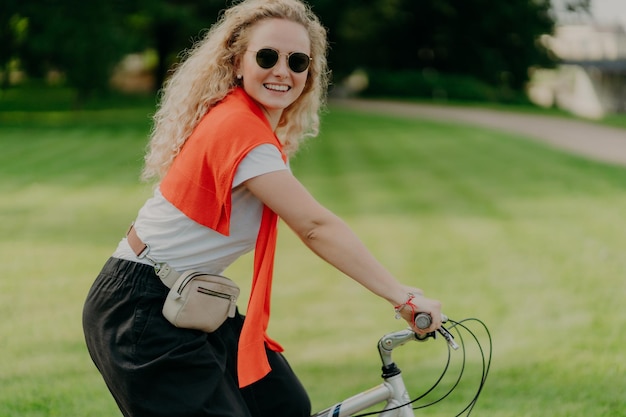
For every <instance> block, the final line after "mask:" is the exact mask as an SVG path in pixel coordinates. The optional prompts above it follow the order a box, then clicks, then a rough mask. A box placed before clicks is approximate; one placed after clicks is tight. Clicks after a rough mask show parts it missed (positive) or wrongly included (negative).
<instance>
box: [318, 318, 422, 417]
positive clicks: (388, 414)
mask: <svg viewBox="0 0 626 417" xmlns="http://www.w3.org/2000/svg"><path fill="white" fill-rule="evenodd" d="M428 337H434V336H433V334H428V335H426V336H424V337H423V338H422V337H418V336H417V334H416V333H414V332H413V331H412V330H410V329H407V330H401V331H397V332H393V333H389V334H386V335H385V336H383V337H382V338H381V339H380V340H379V341H378V352H379V353H380V359H381V361H382V363H383V367H382V370H383V374H382V378H383V380H384V382H383V383H382V384H380V385H378V386H376V387H373V388H371V389H369V390H367V391H363V392H361V393H359V394H356V395H354V396H352V397H350V398H347V399H345V400H343V401H341V402H339V403H337V404H335V405H333V406H332V407H329V408H327V409H325V410H323V411H320V412H318V413H316V414H313V415H312V416H311V417H349V416H352V415H354V414H355V413H358V412H360V411H364V410H366V409H368V408H369V407H372V406H374V405H376V404H379V403H382V402H385V401H386V405H385V407H384V411H382V412H381V413H380V416H382V417H415V414H414V413H413V408H412V407H411V404H410V401H411V400H410V398H409V394H408V392H407V391H406V387H405V385H404V380H403V379H402V372H401V371H400V369H399V368H398V367H397V366H396V364H395V363H394V362H393V360H392V358H391V353H392V351H393V349H394V348H396V347H398V346H402V345H404V344H405V343H407V342H409V341H423V340H426V339H427V338H428Z"/></svg>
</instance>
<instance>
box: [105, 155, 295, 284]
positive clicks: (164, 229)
mask: <svg viewBox="0 0 626 417" xmlns="http://www.w3.org/2000/svg"><path fill="white" fill-rule="evenodd" d="M284 169H289V167H288V165H287V164H285V162H284V161H283V159H282V157H281V154H280V151H279V150H278V149H277V148H276V147H275V146H273V145H269V144H264V145H260V146H258V147H256V148H254V149H253V150H252V151H250V152H249V153H248V155H246V157H245V158H244V159H243V160H242V161H241V163H240V164H239V166H238V167H237V171H236V173H235V178H234V181H233V189H232V211H231V218H230V236H224V235H222V234H220V233H218V232H216V231H215V230H213V229H210V228H208V227H206V226H203V225H201V224H199V223H196V222H195V221H193V220H191V219H190V218H189V217H187V216H186V215H185V214H184V213H182V212H181V211H180V210H179V209H178V208H176V207H174V206H173V205H172V204H171V203H170V202H169V201H167V200H166V199H165V198H164V197H163V195H162V194H161V191H160V190H159V189H158V188H157V189H156V190H155V192H154V195H153V196H152V197H151V198H150V199H148V201H146V203H145V204H144V206H143V207H142V208H141V209H140V210H139V213H138V215H137V219H136V220H135V223H134V227H135V230H136V231H137V235H138V236H139V238H141V240H142V241H143V242H144V243H146V244H147V245H148V246H149V248H150V249H149V252H148V254H147V255H148V257H149V258H151V259H153V260H155V261H156V262H159V263H161V262H167V263H168V264H169V265H170V266H171V267H172V268H174V269H175V270H176V271H178V272H184V271H187V270H190V269H194V270H199V271H202V272H206V273H211V274H220V273H222V272H223V271H224V270H225V269H226V268H227V267H228V266H229V265H230V264H232V263H233V262H234V261H235V260H236V259H237V258H239V257H240V256H241V255H243V254H245V253H247V252H249V251H251V250H252V249H254V246H255V244H256V238H257V235H258V232H259V227H260V225H261V215H262V213H263V203H262V202H261V201H260V200H259V199H257V198H256V197H255V196H254V195H253V194H252V193H251V192H250V191H249V190H248V189H247V188H246V187H245V186H243V185H241V184H242V183H243V182H244V181H246V180H248V179H250V178H254V177H257V176H259V175H262V174H267V173H269V172H274V171H280V170H284ZM113 257H116V258H121V259H127V260H131V261H135V262H141V263H145V264H149V265H152V261H151V260H150V259H146V258H137V256H135V253H134V252H133V251H132V250H131V249H130V246H129V245H128V243H127V241H126V238H123V239H122V240H121V241H120V243H119V245H118V247H117V249H116V250H115V252H114V253H113Z"/></svg>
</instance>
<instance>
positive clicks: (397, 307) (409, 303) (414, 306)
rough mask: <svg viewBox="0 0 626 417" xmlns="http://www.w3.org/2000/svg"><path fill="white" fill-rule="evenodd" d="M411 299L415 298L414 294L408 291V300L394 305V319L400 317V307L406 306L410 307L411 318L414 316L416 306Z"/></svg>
mask: <svg viewBox="0 0 626 417" xmlns="http://www.w3.org/2000/svg"><path fill="white" fill-rule="evenodd" d="M413 299H415V294H413V293H409V298H408V300H406V302H405V303H403V304H398V305H397V306H395V307H394V308H393V309H394V310H395V311H396V319H399V318H401V317H402V315H401V314H400V312H401V311H402V309H403V308H404V307H406V306H409V307H411V319H414V318H415V313H417V306H416V305H415V304H413Z"/></svg>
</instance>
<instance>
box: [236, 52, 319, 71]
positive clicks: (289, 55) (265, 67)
mask: <svg viewBox="0 0 626 417" xmlns="http://www.w3.org/2000/svg"><path fill="white" fill-rule="evenodd" d="M267 51H271V52H272V53H274V54H276V60H275V61H274V62H273V63H272V65H270V66H263V65H261V62H260V61H261V60H262V58H260V57H259V53H261V52H267ZM248 52H252V53H254V54H256V55H255V61H256V63H257V65H258V66H259V67H261V68H263V69H271V68H274V67H275V66H276V64H277V63H278V60H279V59H280V57H281V56H282V55H285V56H286V57H287V66H288V67H289V69H290V70H291V71H292V72H295V73H296V74H301V73H303V72H305V71H306V70H308V69H309V67H310V66H311V62H312V61H313V58H311V57H310V56H308V55H307V54H305V53H304V52H290V53H280V52H279V51H277V50H276V49H274V48H261V49H259V50H258V51H248ZM294 55H297V56H304V57H306V58H307V59H308V61H307V63H306V67H305V68H304V69H302V70H300V71H298V70H297V68H296V69H294V68H293V67H294V66H295V64H293V63H292V62H291V57H293V56H294Z"/></svg>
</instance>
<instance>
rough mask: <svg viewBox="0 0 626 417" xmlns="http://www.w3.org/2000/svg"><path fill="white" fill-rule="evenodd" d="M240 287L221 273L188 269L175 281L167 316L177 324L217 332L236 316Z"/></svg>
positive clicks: (170, 294)
mask: <svg viewBox="0 0 626 417" xmlns="http://www.w3.org/2000/svg"><path fill="white" fill-rule="evenodd" d="M237 297H239V287H238V286H237V284H235V283H234V282H233V281H232V280H230V279H228V278H226V277H223V276H221V275H212V274H205V273H203V272H198V271H187V272H185V273H184V274H182V275H181V276H180V277H179V278H178V279H177V280H176V282H175V283H174V285H173V286H172V288H171V289H170V291H169V293H168V294H167V298H166V299H165V304H163V315H164V316H165V318H166V319H167V320H168V321H169V322H170V323H172V324H173V325H174V326H176V327H181V328H185V329H196V330H202V331H205V332H207V333H211V332H213V331H215V330H216V329H217V328H218V327H220V326H221V325H222V323H224V322H225V321H226V319H227V318H228V317H235V311H236V308H237Z"/></svg>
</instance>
